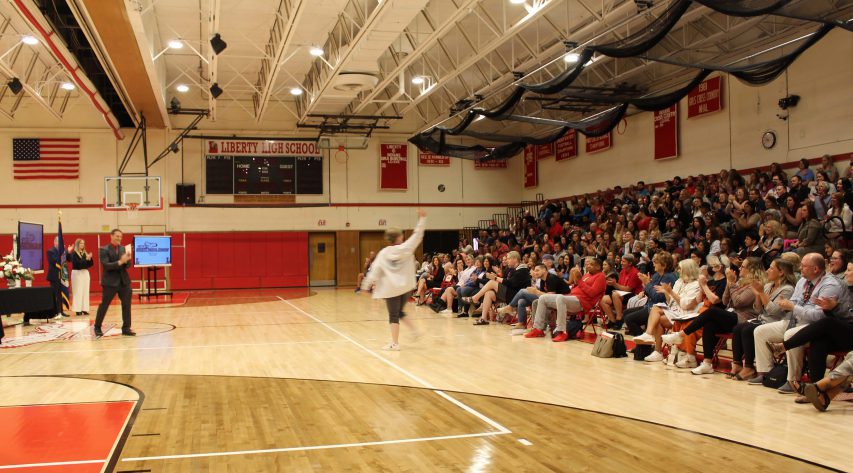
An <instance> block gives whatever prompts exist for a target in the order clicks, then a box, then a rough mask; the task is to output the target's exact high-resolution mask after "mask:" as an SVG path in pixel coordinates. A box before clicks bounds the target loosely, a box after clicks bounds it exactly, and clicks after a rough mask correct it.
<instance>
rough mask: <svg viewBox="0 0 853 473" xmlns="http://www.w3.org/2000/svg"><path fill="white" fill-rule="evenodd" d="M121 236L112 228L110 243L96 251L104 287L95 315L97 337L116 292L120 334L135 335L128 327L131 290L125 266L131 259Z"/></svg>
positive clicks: (120, 233) (101, 334)
mask: <svg viewBox="0 0 853 473" xmlns="http://www.w3.org/2000/svg"><path fill="white" fill-rule="evenodd" d="M121 238H122V232H121V230H119V229H117V228H116V229H114V230H113V231H111V232H110V244H109V245H107V246H105V247H103V248H101V249H100V251H99V252H98V253H99V257H100V260H101V267H102V268H103V271H102V272H101V287H102V288H103V289H104V294H103V300H102V301H101V305H99V306H98V314H97V316H96V317H95V335H96V336H98V337H100V336H103V335H104V332H102V331H101V324H102V323H103V322H104V316H106V315H107V309H109V307H110V303H111V302H112V301H113V298H114V297H115V296H116V294H118V298H119V299H120V300H121V321H122V324H121V334H122V335H127V336H131V337H132V336H134V335H136V332H134V331H133V330H131V329H130V302H131V298H132V297H133V291H132V290H131V288H130V275H128V274H127V268H128V266H130V264H131V261H132V260H131V255H130V253H128V252H127V251H125V248H124V247H123V246H121Z"/></svg>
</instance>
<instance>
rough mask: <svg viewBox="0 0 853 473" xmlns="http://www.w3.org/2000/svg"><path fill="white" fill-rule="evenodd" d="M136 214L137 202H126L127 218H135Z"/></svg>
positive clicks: (137, 210) (137, 213)
mask: <svg viewBox="0 0 853 473" xmlns="http://www.w3.org/2000/svg"><path fill="white" fill-rule="evenodd" d="M137 215H139V204H136V203H133V202H131V203H129V204H127V219H128V220H136V216H137Z"/></svg>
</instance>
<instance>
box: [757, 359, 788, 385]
mask: <svg viewBox="0 0 853 473" xmlns="http://www.w3.org/2000/svg"><path fill="white" fill-rule="evenodd" d="M787 382H788V364H787V363H782V364H779V365H776V366H774V367H773V368H771V369H770V371H768V372H767V374H765V375H764V380H763V381H762V382H761V384H763V385H764V387H767V388H773V389H779V388H781V387H782V385H783V384H785V383H787Z"/></svg>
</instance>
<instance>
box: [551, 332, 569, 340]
mask: <svg viewBox="0 0 853 473" xmlns="http://www.w3.org/2000/svg"><path fill="white" fill-rule="evenodd" d="M568 339H569V334H568V333H566V332H560V333H558V334H557V335H556V336H555V337H554V338H552V339H551V341H552V342H565V341H566V340H568Z"/></svg>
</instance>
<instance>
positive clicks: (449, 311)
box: [439, 307, 453, 314]
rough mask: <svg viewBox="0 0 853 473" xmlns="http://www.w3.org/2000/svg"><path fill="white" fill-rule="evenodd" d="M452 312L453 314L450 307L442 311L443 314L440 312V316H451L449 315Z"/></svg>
mask: <svg viewBox="0 0 853 473" xmlns="http://www.w3.org/2000/svg"><path fill="white" fill-rule="evenodd" d="M451 312H453V309H451V308H450V307H448V308H447V309H444V310H442V311H441V312H439V314H449V313H451Z"/></svg>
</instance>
